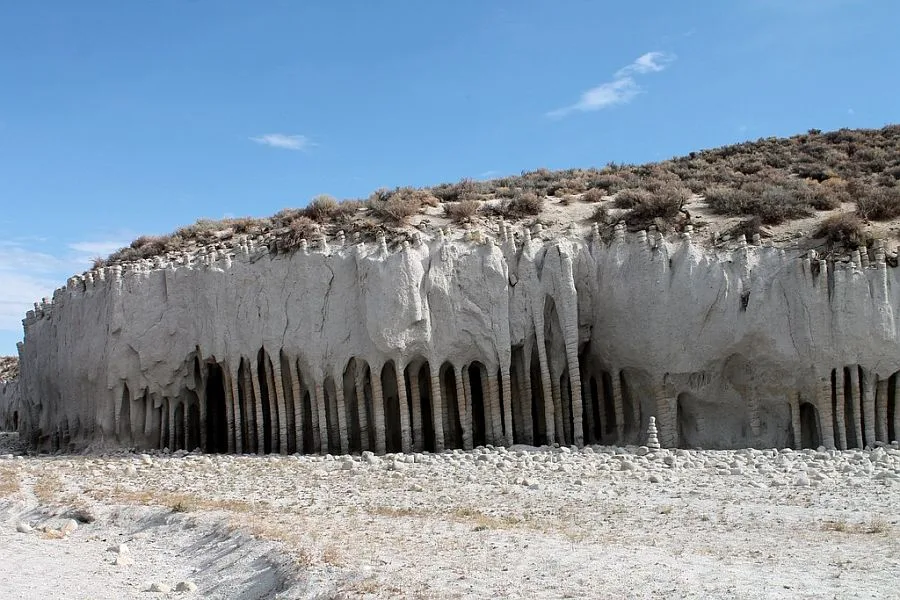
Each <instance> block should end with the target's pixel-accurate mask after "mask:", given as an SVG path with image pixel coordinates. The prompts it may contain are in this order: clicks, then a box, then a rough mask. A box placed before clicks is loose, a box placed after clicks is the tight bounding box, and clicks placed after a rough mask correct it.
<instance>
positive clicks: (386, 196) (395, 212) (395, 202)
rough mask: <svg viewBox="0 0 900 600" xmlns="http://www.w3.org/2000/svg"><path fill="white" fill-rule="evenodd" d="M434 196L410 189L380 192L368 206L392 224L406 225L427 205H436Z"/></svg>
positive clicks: (426, 192)
mask: <svg viewBox="0 0 900 600" xmlns="http://www.w3.org/2000/svg"><path fill="white" fill-rule="evenodd" d="M433 198H434V197H433V196H432V195H431V194H430V193H429V192H428V191H426V190H417V189H414V188H410V187H405V188H397V189H395V190H394V191H388V190H378V191H377V192H375V193H374V194H372V196H371V197H370V198H369V202H368V204H367V206H368V207H369V210H371V211H372V212H373V213H374V214H375V215H377V216H379V217H381V218H382V219H385V220H387V221H390V222H392V223H405V222H406V221H407V219H409V217H411V216H413V215H416V214H418V213H419V212H420V211H421V210H422V207H423V206H425V205H434V202H435V201H434V200H433Z"/></svg>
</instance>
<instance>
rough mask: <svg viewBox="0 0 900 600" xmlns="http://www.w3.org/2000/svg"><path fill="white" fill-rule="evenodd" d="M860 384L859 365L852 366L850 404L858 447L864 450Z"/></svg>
mask: <svg viewBox="0 0 900 600" xmlns="http://www.w3.org/2000/svg"><path fill="white" fill-rule="evenodd" d="M859 383H860V382H859V367H858V366H857V365H852V366H851V367H850V403H851V406H853V431H854V434H855V435H854V437H855V439H856V446H857V447H858V448H862V447H864V446H865V444H863V429H862V402H861V400H860V397H859V396H860V394H859V391H860V386H859Z"/></svg>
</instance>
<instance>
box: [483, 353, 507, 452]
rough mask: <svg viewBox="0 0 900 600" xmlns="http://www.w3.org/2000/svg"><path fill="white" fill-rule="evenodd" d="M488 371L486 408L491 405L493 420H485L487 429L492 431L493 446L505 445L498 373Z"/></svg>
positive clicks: (490, 369) (491, 370)
mask: <svg viewBox="0 0 900 600" xmlns="http://www.w3.org/2000/svg"><path fill="white" fill-rule="evenodd" d="M485 370H486V371H487V391H488V398H487V400H486V402H485V406H487V404H488V403H490V406H491V410H490V415H491V420H490V423H488V422H487V420H485V427H486V428H487V427H490V429H491V438H492V440H493V441H492V442H491V443H492V444H494V445H497V446H499V445H501V444H503V443H504V441H505V440H504V436H503V420H502V419H503V417H502V414H501V412H500V411H501V409H500V382H499V381H497V374H496V371H494V369H492V368H487V369H485Z"/></svg>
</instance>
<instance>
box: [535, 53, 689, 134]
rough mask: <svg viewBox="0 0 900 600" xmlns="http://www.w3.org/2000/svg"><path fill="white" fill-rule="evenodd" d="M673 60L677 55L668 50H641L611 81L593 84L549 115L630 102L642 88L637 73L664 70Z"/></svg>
mask: <svg viewBox="0 0 900 600" xmlns="http://www.w3.org/2000/svg"><path fill="white" fill-rule="evenodd" d="M674 60H675V55H674V54H669V53H666V52H647V53H646V54H642V55H641V56H639V57H638V58H637V59H635V60H634V62H632V63H631V64H629V65H626V66H624V67H622V68H621V69H619V70H618V71H616V73H615V75H614V76H613V79H612V81H607V82H606V83H602V84H600V85H598V86H596V87H592V88H591V89H589V90H587V91H585V92H584V93H582V94H581V97H580V98H579V99H578V102H576V103H575V104H571V105H569V106H565V107H563V108H558V109H556V110H552V111H550V112H548V113H547V116H548V117H551V118H555V119H558V118H561V117H564V116H566V115H568V114H570V113H573V112H588V111H593V110H601V109H604V108H609V107H611V106H616V105H617V104H627V103H628V102H631V101H632V100H633V99H634V98H635V96H637V95H638V94H640V93H641V92H642V91H643V90H642V89H641V86H639V85H638V83H637V81H635V77H634V76H635V75H645V74H647V73H658V72H659V71H663V70H665V68H666V67H668V66H669V65H670V64H671V63H672V61H674Z"/></svg>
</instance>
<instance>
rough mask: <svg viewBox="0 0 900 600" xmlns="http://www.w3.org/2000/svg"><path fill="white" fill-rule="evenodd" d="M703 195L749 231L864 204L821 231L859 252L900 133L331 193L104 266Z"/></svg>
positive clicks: (889, 208) (636, 213)
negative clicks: (261, 242) (240, 241)
mask: <svg viewBox="0 0 900 600" xmlns="http://www.w3.org/2000/svg"><path fill="white" fill-rule="evenodd" d="M698 198H699V199H701V200H702V201H703V202H705V207H706V208H707V209H708V210H707V212H711V213H712V214H713V215H722V216H724V217H741V218H743V219H744V220H743V221H742V222H741V223H740V224H739V226H737V227H736V228H735V231H738V232H741V233H746V234H752V233H754V232H756V231H759V229H760V227H763V226H774V225H779V224H781V223H783V222H786V221H790V220H793V219H800V218H806V217H809V216H812V215H814V214H816V213H817V212H818V211H828V210H834V209H836V208H839V207H841V206H842V204H846V203H853V204H854V205H855V208H854V210H853V211H851V212H842V213H841V214H837V215H833V216H831V217H830V218H829V219H825V222H823V223H822V226H821V228H820V229H819V231H818V232H817V234H818V235H820V236H823V237H827V238H829V239H830V240H831V241H833V242H839V243H844V244H849V245H855V244H857V243H860V242H861V241H862V240H863V238H864V234H863V231H862V227H863V224H864V223H865V222H870V221H884V220H891V219H894V218H897V217H900V125H889V126H886V127H884V128H882V129H856V130H852V129H841V130H838V131H832V132H828V133H822V132H821V131H818V130H810V131H809V132H807V133H805V134H802V135H796V136H793V137H790V138H765V139H760V140H757V141H755V142H745V143H742V144H734V145H731V146H724V147H721V148H714V149H711V150H701V151H698V152H691V153H690V154H689V155H687V156H682V157H678V158H673V159H670V160H666V161H663V162H659V163H650V164H645V165H627V164H615V163H610V164H608V165H606V166H605V167H602V168H586V169H567V170H563V171H551V170H548V169H538V170H536V171H529V172H523V173H522V174H521V175H517V176H510V177H502V178H499V179H493V180H490V181H473V180H468V179H467V180H463V181H460V182H458V183H445V184H441V185H436V186H434V187H429V188H408V187H407V188H396V189H393V190H386V189H381V190H378V191H376V192H374V193H373V194H372V195H371V196H370V197H369V198H368V199H365V200H359V199H352V200H344V201H338V200H336V199H334V198H332V197H330V196H319V197H317V198H315V199H313V201H312V202H310V203H309V205H308V206H306V207H304V208H296V209H285V210H282V211H280V212H279V213H277V214H275V215H274V216H272V217H268V218H251V217H246V218H240V219H226V220H221V221H210V220H200V221H198V222H197V223H195V224H194V225H190V226H188V227H183V228H181V229H179V230H178V231H176V232H174V233H172V234H170V235H165V236H143V237H141V238H138V239H137V240H135V241H134V242H132V244H131V245H130V246H129V247H126V248H122V249H121V250H119V251H117V252H115V253H113V254H112V255H111V256H110V257H109V258H108V259H98V264H106V263H112V262H123V261H129V260H136V259H140V258H149V257H152V256H155V255H158V254H163V253H166V252H176V251H181V250H185V249H188V248H190V247H193V246H198V245H205V244H213V243H223V244H225V245H226V246H227V245H230V244H229V243H228V241H229V240H230V239H231V238H232V237H233V236H235V235H240V234H252V235H256V234H265V233H273V234H275V239H276V243H275V244H274V249H275V250H278V251H291V250H292V249H294V248H296V247H297V245H298V243H299V241H300V240H301V239H305V238H307V239H314V238H315V237H316V236H317V235H320V234H322V233H324V234H326V235H330V234H334V233H336V232H337V231H338V230H343V231H345V232H346V233H347V234H348V235H351V234H353V233H359V234H360V235H361V236H362V238H363V239H372V238H373V237H374V235H375V233H376V232H378V231H391V230H397V229H402V228H404V227H406V226H408V225H409V224H410V223H411V222H415V221H416V219H418V220H419V221H421V219H419V215H423V214H425V215H427V216H429V217H430V219H429V221H438V224H440V221H443V220H444V219H446V220H449V221H451V222H456V223H462V222H471V221H475V222H477V221H478V220H481V219H489V218H491V217H496V216H503V217H505V218H506V219H508V220H522V219H532V220H534V219H537V220H539V219H540V218H541V215H542V213H543V211H544V210H545V208H546V206H547V204H548V203H556V204H559V205H560V206H568V205H570V204H572V203H575V202H578V203H584V202H587V203H594V204H596V208H595V209H594V210H592V211H590V213H589V214H590V217H589V218H588V220H590V221H596V222H599V223H600V224H601V225H602V226H604V227H607V226H611V225H612V224H614V222H616V221H619V220H623V221H624V222H625V223H626V224H627V225H628V226H629V227H630V228H632V229H636V228H642V227H646V226H648V225H651V224H653V225H656V226H658V227H660V228H661V229H663V230H672V229H676V230H677V229H680V228H682V227H683V226H684V225H685V224H688V223H691V222H692V221H691V219H692V216H691V214H690V211H688V210H686V209H685V203H686V202H687V201H688V200H689V199H698ZM443 222H444V223H445V222H446V221H443ZM414 224H416V225H418V226H419V227H423V228H425V227H427V226H428V225H429V223H422V222H417V223H414ZM432 225H433V223H432Z"/></svg>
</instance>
